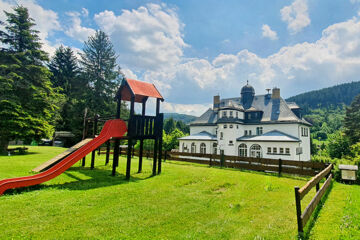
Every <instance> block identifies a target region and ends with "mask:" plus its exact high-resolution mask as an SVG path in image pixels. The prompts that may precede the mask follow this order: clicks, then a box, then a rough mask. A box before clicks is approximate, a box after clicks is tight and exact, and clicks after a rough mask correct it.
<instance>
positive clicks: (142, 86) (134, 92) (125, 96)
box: [116, 79, 164, 102]
mask: <svg viewBox="0 0 360 240" xmlns="http://www.w3.org/2000/svg"><path fill="white" fill-rule="evenodd" d="M119 96H120V97H121V100H125V101H130V100H131V97H132V96H133V97H135V102H142V101H143V100H144V99H145V98H146V99H147V98H148V97H153V98H157V99H160V100H161V101H164V98H163V97H162V96H161V94H160V92H159V91H158V90H157V89H156V87H155V85H154V84H152V83H147V82H142V81H138V80H134V79H124V80H123V81H122V82H121V86H120V88H119V90H118V92H117V94H116V97H119Z"/></svg>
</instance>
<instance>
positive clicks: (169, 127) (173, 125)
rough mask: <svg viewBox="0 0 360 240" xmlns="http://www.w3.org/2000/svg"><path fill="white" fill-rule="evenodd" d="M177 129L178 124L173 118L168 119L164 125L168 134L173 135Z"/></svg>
mask: <svg viewBox="0 0 360 240" xmlns="http://www.w3.org/2000/svg"><path fill="white" fill-rule="evenodd" d="M175 129H176V123H175V121H174V119H173V118H169V119H166V120H165V124H164V130H165V132H166V134H169V133H171V132H172V131H174V130H175Z"/></svg>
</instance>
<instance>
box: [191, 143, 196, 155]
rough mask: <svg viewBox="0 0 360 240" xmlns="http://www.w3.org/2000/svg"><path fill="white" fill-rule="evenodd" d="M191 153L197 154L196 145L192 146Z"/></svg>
mask: <svg viewBox="0 0 360 240" xmlns="http://www.w3.org/2000/svg"><path fill="white" fill-rule="evenodd" d="M191 153H196V145H195V143H192V144H191Z"/></svg>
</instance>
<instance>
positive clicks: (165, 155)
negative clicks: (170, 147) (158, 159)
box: [164, 151, 167, 162]
mask: <svg viewBox="0 0 360 240" xmlns="http://www.w3.org/2000/svg"><path fill="white" fill-rule="evenodd" d="M166 158H167V151H165V152H164V162H166Z"/></svg>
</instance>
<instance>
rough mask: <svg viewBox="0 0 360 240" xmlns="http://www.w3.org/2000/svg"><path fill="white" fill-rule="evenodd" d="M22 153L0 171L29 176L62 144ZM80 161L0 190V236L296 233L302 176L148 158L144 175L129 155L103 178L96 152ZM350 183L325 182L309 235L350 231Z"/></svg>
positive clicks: (355, 215)
mask: <svg viewBox="0 0 360 240" xmlns="http://www.w3.org/2000/svg"><path fill="white" fill-rule="evenodd" d="M29 151H30V154H28V155H23V156H21V155H18V156H10V157H8V156H1V157H0V179H3V178H8V177H17V176H24V175H30V174H31V172H29V171H30V170H31V169H33V168H34V167H36V166H37V165H39V164H41V163H42V162H44V161H46V160H48V159H50V158H51V157H52V156H54V155H56V154H58V153H60V152H62V151H64V149H62V148H55V147H30V150H29ZM89 164H90V156H88V158H87V167H86V168H82V167H81V166H80V163H77V164H76V165H75V166H74V167H72V168H71V169H69V170H68V171H66V172H65V173H64V174H62V175H60V176H59V177H57V178H55V179H53V180H51V181H49V182H47V183H44V184H41V185H40V186H38V187H32V188H30V189H25V190H22V191H16V192H15V193H13V192H12V193H10V194H9V193H8V194H5V195H4V196H1V197H0V229H1V235H0V236H1V237H0V238H2V239H3V238H5V239H12V238H15V239H16V238H21V239H23V238H26V239H28V238H35V239H44V238H46V239H48V238H51V239H55V238H56V239H59V238H61V239H63V238H66V239H73V238H79V239H84V238H100V239H102V238H106V239H111V238H112V239H296V235H297V226H296V216H295V204H294V186H296V185H299V186H302V185H303V184H305V181H306V180H305V179H302V178H289V177H277V176H272V175H267V174H262V173H254V172H245V171H239V170H232V169H219V168H209V167H206V166H200V165H197V164H183V163H177V162H172V163H166V164H164V165H163V173H162V174H161V175H159V176H155V177H150V176H151V168H152V162H151V161H147V160H145V162H144V166H143V168H144V171H143V173H141V174H137V173H136V170H137V159H133V166H132V178H131V181H130V182H127V181H125V180H124V178H125V177H124V175H123V173H124V172H125V160H124V159H121V162H120V168H119V169H118V175H117V176H116V177H112V176H110V173H111V166H104V156H103V155H102V156H101V158H97V161H96V169H94V170H90V169H89V168H88V166H89ZM359 190H360V189H359V187H358V186H346V185H342V184H334V186H333V189H332V191H331V193H330V195H329V197H328V200H327V201H326V203H325V205H324V207H323V209H322V210H321V211H320V214H319V216H318V219H317V221H316V223H315V224H314V227H313V228H312V229H311V232H310V237H311V238H313V239H329V237H328V236H329V235H328V232H329V231H330V232H331V231H333V232H336V234H337V235H335V233H334V235H330V236H334V237H335V236H339V237H343V238H346V237H348V238H349V239H350V238H351V237H352V236H358V235H356V234H359V228H358V226H359V212H360V210H359V199H360V196H359V192H360V191H359ZM313 191H314V190H312V191H311V192H310V194H308V196H307V197H306V198H305V199H304V200H303V201H302V203H303V207H304V206H305V205H306V204H307V203H308V202H309V201H310V199H311V197H312V196H314V192H313ZM350 192H351V193H350ZM351 206H353V207H354V208H357V212H355V211H353V210H352V207H351ZM329 217H330V218H331V219H332V221H331V222H328V221H327V219H328V218H329ZM336 224H337V225H336ZM354 224H357V227H354ZM339 228H342V229H341V230H337V229H339ZM335 238H336V237H335Z"/></svg>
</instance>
